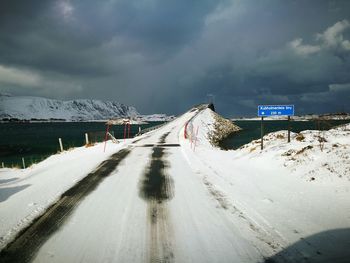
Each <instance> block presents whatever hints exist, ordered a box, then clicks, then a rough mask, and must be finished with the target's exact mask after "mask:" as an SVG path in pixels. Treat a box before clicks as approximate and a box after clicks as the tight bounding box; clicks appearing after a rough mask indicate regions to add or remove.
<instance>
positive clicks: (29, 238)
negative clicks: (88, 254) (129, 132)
mask: <svg viewBox="0 0 350 263" xmlns="http://www.w3.org/2000/svg"><path fill="white" fill-rule="evenodd" d="M130 152H131V150H130V149H122V150H120V151H119V152H117V153H115V154H113V155H112V156H111V157H110V158H109V159H107V160H105V161H104V162H102V163H101V164H100V165H99V166H98V167H97V168H96V170H95V171H93V172H91V173H89V174H88V175H87V176H86V177H84V178H83V179H82V180H81V181H79V182H78V183H77V184H76V185H75V186H73V187H72V188H70V189H69V190H67V191H66V192H65V193H64V194H63V195H62V196H61V198H60V200H59V201H58V202H56V203H55V204H54V205H53V206H51V207H50V208H48V209H47V210H46V212H45V213H44V214H43V215H42V216H40V217H39V218H38V219H36V220H35V221H34V222H33V223H32V224H31V225H30V226H29V227H27V228H26V229H24V230H23V231H22V232H20V233H19V234H18V235H17V237H16V238H15V240H14V241H13V242H12V243H10V244H9V245H8V246H7V247H6V248H5V249H4V250H2V251H1V253H0V262H2V263H6V262H21V263H25V262H31V261H32V260H33V259H34V258H35V255H36V253H37V252H38V251H39V249H40V247H41V246H42V245H43V244H44V243H45V242H46V241H47V240H48V239H49V238H50V236H51V235H52V234H54V233H55V232H56V231H57V230H59V229H60V227H61V226H63V225H64V223H65V222H66V221H67V220H68V218H69V216H70V215H71V214H72V212H73V211H74V208H75V207H77V206H78V205H79V204H80V203H81V202H82V201H83V199H84V198H85V197H86V196H87V195H89V194H90V193H91V192H92V191H93V190H95V189H96V187H97V186H98V185H99V184H100V183H101V182H102V181H103V180H104V179H105V178H106V177H107V176H108V175H110V174H111V173H112V172H113V171H114V170H115V169H116V168H117V166H118V165H119V164H120V163H121V161H122V160H123V159H125V158H126V157H127V156H128V155H129V153H130Z"/></svg>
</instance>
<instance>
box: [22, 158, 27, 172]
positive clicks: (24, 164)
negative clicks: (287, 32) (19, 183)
mask: <svg viewBox="0 0 350 263" xmlns="http://www.w3.org/2000/svg"><path fill="white" fill-rule="evenodd" d="M22 164H23V169H26V163H25V162H24V158H23V157H22Z"/></svg>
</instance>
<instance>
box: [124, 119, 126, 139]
mask: <svg viewBox="0 0 350 263" xmlns="http://www.w3.org/2000/svg"><path fill="white" fill-rule="evenodd" d="M125 138H126V123H125V124H124V141H125Z"/></svg>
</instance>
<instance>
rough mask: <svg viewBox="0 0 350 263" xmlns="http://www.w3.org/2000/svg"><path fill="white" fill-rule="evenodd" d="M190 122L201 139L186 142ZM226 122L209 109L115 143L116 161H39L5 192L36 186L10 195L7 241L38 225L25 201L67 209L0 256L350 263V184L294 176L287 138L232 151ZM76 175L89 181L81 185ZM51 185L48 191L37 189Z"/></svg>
mask: <svg viewBox="0 0 350 263" xmlns="http://www.w3.org/2000/svg"><path fill="white" fill-rule="evenodd" d="M189 120H190V125H188V127H191V129H190V128H189V129H188V130H187V131H188V132H190V131H192V134H191V133H187V139H185V138H184V127H185V126H186V127H187V125H186V123H187V122H188V121H189ZM214 123H215V121H214V118H213V113H212V112H211V111H210V110H209V109H203V108H200V109H199V110H198V109H197V110H191V111H189V112H187V113H185V114H184V115H182V116H180V117H178V118H177V119H175V120H174V121H172V122H169V123H168V124H166V125H164V126H162V127H161V128H159V129H157V130H154V131H151V132H149V133H146V134H144V135H142V136H140V137H137V138H135V139H133V140H130V141H127V142H124V143H120V144H118V145H117V146H113V145H111V144H109V145H108V147H107V149H108V150H107V151H109V154H106V155H104V156H100V155H99V154H98V151H99V150H101V149H100V148H91V149H84V150H82V153H74V152H73V153H70V154H68V153H67V155H69V156H71V157H70V158H68V157H66V156H65V155H60V156H58V157H55V158H56V159H55V158H53V160H54V161H55V160H56V161H55V162H52V161H50V160H49V161H48V162H47V163H46V164H42V165H41V166H40V165H38V166H37V167H34V169H33V171H32V172H27V173H28V175H27V177H24V178H23V179H14V180H13V179H11V178H12V177H11V173H9V175H8V177H4V179H3V181H2V185H1V184H0V190H1V189H2V188H3V189H5V187H7V188H8V187H12V188H14V187H17V188H21V187H22V188H23V187H24V186H26V188H25V189H24V190H22V191H21V190H18V192H16V193H13V194H11V195H7V196H6V195H4V196H5V197H4V200H6V202H1V200H0V211H1V212H5V213H4V215H5V217H4V218H5V219H4V220H3V219H1V222H4V223H5V224H4V226H2V227H0V233H1V234H2V235H3V237H8V236H11V235H9V234H7V235H4V234H3V233H5V234H6V233H7V232H6V231H8V229H10V234H11V231H12V230H13V229H14V228H13V223H12V222H11V220H10V219H12V218H15V219H16V220H17V219H19V218H21V217H22V218H23V217H24V216H25V215H26V213H29V212H30V213H29V215H30V217H29V218H33V217H32V213H31V210H29V211H27V210H28V207H27V206H26V205H25V204H26V201H23V198H27V199H28V200H27V202H30V203H33V199H35V200H38V201H37V202H38V203H41V204H43V199H44V198H45V196H46V197H47V196H51V197H50V198H53V200H55V199H56V201H57V202H56V201H55V202H56V203H55V202H53V203H55V204H54V205H53V206H52V207H50V208H49V209H48V210H46V213H45V214H44V215H43V216H41V217H39V218H38V219H37V220H36V221H34V222H33V223H31V225H30V226H29V228H27V229H25V231H24V232H22V234H20V235H18V236H17V238H16V239H15V241H14V242H12V243H10V244H9V246H8V247H7V248H5V249H4V250H3V251H2V252H1V254H0V261H1V262H45V263H46V262H252V263H258V262H347V259H348V258H349V257H348V256H350V255H348V254H349V253H348V254H346V251H347V250H346V248H347V247H348V246H349V245H350V243H349V238H347V233H349V229H350V228H349V218H350V214H349V211H350V210H349V208H350V207H349V202H348V192H349V189H350V188H349V181H344V177H341V176H340V177H336V178H332V180H333V181H330V182H327V184H325V183H323V181H322V180H321V179H322V178H323V177H324V176H325V175H324V174H323V172H322V173H320V176H319V177H317V183H315V182H314V181H315V180H313V181H312V182H313V184H312V185H311V184H310V181H309V180H305V179H303V176H305V175H304V173H303V172H302V169H304V168H303V167H302V166H301V168H299V170H300V172H299V174H300V175H299V174H297V176H295V175H293V176H291V174H292V173H290V172H288V170H287V168H285V166H283V162H282V161H283V160H284V159H283V158H285V155H284V151H287V152H288V153H289V150H288V149H289V148H288V147H290V146H287V145H286V144H285V143H284V144H283V143H281V142H278V141H275V140H274V141H272V140H271V141H269V142H268V143H267V149H266V150H265V152H264V154H261V152H255V151H256V146H255V143H254V142H252V143H251V144H249V145H247V146H246V147H245V148H248V147H250V148H248V150H245V148H243V149H242V150H240V151H231V152H225V151H221V150H220V149H218V148H215V147H213V146H212V145H211V144H210V132H211V131H212V130H213V126H214ZM349 131H350V130H349ZM333 133H335V134H337V136H335V137H334V140H336V141H331V142H330V143H329V146H327V147H333V148H334V147H335V146H334V145H337V147H336V148H337V149H338V151H337V152H336V153H337V154H338V155H339V156H343V155H344V154H345V155H344V156H345V157H346V156H347V155H346V153H347V151H346V149H347V147H348V144H349V143H348V139H346V138H348V133H349V132H348V130H346V129H344V130H339V131H337V130H336V131H333ZM269 136H270V135H269ZM271 136H275V135H271ZM276 136H277V135H276ZM281 136H282V135H281V134H279V137H281ZM293 136H296V135H293ZM305 136H306V139H305V140H304V141H301V142H300V141H295V142H294V143H293V144H291V145H292V146H291V147H295V148H296V150H295V152H296V153H299V152H300V151H298V149H297V148H298V147H303V148H302V149H305V145H307V144H308V143H309V141H308V140H309V139H308V138H309V137H307V133H305ZM329 138H330V139H332V137H331V136H330V135H329ZM334 143H336V144H334ZM270 144H271V145H272V146H274V144H276V145H278V147H276V146H274V147H275V148H276V149H278V151H281V153H282V154H280V153H279V154H278V155H276V150H273V149H275V148H272V147H271V145H270ZM299 144H301V145H299ZM100 146H101V145H100ZM100 146H96V147H100ZM269 147H271V149H272V150H270V148H269ZM284 148H286V149H284ZM309 148H310V147H308V148H307V149H309ZM315 148H316V147H315ZM304 151H305V150H302V153H303V152H304ZM88 152H89V153H88ZM329 153H332V154H335V153H333V152H329ZM343 153H344V154H343ZM110 154H112V155H110ZM316 154H317V152H316ZM342 154H343V155H342ZM109 155H110V156H109ZM72 156H73V157H74V156H75V157H74V158H75V159H74V158H73V157H72ZM97 156H99V157H97ZM271 156H272V157H271ZM287 156H288V155H287ZM325 156H326V155H325ZM345 157H344V158H345ZM64 158H66V159H64ZM72 158H73V159H72ZM79 158H80V159H79ZM94 158H96V160H95V159H94ZM57 160H59V162H61V163H62V162H65V163H68V162H69V161H70V160H75V162H74V165H71V166H70V167H72V168H74V169H73V170H72V171H74V173H75V175H74V176H73V175H69V169H68V168H67V167H65V168H64V169H62V168H57V167H56V165H57ZM102 160H104V161H102ZM344 160H345V161H348V158H345V159H344ZM101 161H102V163H101V164H100V165H96V164H98V163H100V162H101ZM45 162H46V161H45ZM45 162H43V163H45ZM52 163H53V164H52ZM267 163H268V164H269V165H266V164H267ZM310 163H311V162H310ZM78 164H79V165H80V166H81V171H79V170H77V165H78ZM331 164H332V163H330V165H331ZM94 165H95V168H94V169H92V167H94ZM307 165H308V166H310V165H309V164H307ZM299 166H300V164H299ZM322 167H323V166H322ZM344 167H345V169H347V168H346V166H344ZM87 169H90V171H91V172H90V173H86V174H88V175H87V176H86V177H84V176H83V174H84V173H85V172H86V170H87ZM50 171H54V174H53V175H54V176H52V177H51V178H50V175H49V172H50ZM62 172H63V173H64V174H62ZM345 172H346V171H345ZM16 176H18V174H17V175H16ZM313 176H315V175H314V174H313ZM331 176H332V175H331ZM72 177H73V178H74V180H75V182H76V181H79V180H80V181H79V182H78V183H77V184H75V186H74V187H73V188H70V187H71V186H69V185H70V184H71V183H72V182H71V181H69V180H68V179H70V180H72V179H71V178H72ZM58 178H63V179H61V181H62V182H64V183H62V182H61V181H60V180H58ZM82 178H83V179H82ZM301 178H302V179H301ZM78 179H79V180H78ZM282 179H283V180H282ZM50 180H51V182H50ZM318 181H319V183H318ZM67 182H68V183H67ZM55 183H56V184H57V186H56V188H58V189H59V190H57V189H55V187H54V186H55ZM23 185H24V186H23ZM43 185H47V186H46V187H47V188H48V189H47V191H44V189H43ZM3 186H5V187H3ZM291 186H292V187H291ZM22 188H21V189H22ZM69 188H70V189H69ZM62 189H66V190H67V189H69V190H68V191H66V192H64V191H63V192H60V191H62ZM39 190H40V191H42V193H43V195H42V196H41V195H38V194H36V193H35V192H33V191H39ZM0 193H5V194H6V192H4V191H3V192H0ZM49 193H50V195H48V194H49ZM52 193H54V194H52ZM59 193H63V194H62V196H61V197H60V198H57V197H55V196H57V195H58V194H59ZM0 197H1V195H0ZM11 207H12V209H11ZM13 207H19V208H24V212H21V211H20V212H18V211H14V209H13ZM26 209H27V210H26ZM306 211H307V213H306ZM339 211H343V212H341V213H340V212H339ZM320 215H322V217H321V216H320ZM334 215H336V216H334ZM22 228H23V226H22ZM1 238H2V237H1ZM1 238H0V241H1ZM2 240H3V241H8V239H4V238H2ZM329 240H331V242H328V241H329ZM7 243H8V242H7ZM329 243H330V244H329ZM332 244H337V245H336V246H335V245H334V246H332ZM344 251H345V252H344ZM329 259H332V261H329ZM333 259H336V260H333ZM322 260H323V261H322Z"/></svg>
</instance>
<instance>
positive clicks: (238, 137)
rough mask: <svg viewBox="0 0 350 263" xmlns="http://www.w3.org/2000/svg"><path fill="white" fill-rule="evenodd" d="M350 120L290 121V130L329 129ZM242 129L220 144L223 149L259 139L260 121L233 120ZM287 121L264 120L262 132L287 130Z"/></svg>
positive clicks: (234, 147)
mask: <svg viewBox="0 0 350 263" xmlns="http://www.w3.org/2000/svg"><path fill="white" fill-rule="evenodd" d="M349 122H350V120H347V121H345V120H339V121H322V122H317V121H291V122H290V126H291V131H292V132H301V131H303V130H329V129H330V128H332V127H335V126H338V125H341V124H344V123H349ZM234 123H235V124H237V125H238V126H239V127H241V128H242V129H243V130H242V131H240V132H238V133H235V134H233V135H231V136H229V137H228V138H226V139H225V140H223V141H222V142H221V144H220V147H221V148H223V149H226V150H228V149H237V148H239V147H241V146H242V145H244V144H247V143H249V142H251V141H252V140H256V139H260V127H261V121H234ZM287 129H288V121H265V120H264V134H268V133H270V132H275V131H280V130H287Z"/></svg>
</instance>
